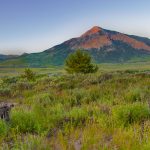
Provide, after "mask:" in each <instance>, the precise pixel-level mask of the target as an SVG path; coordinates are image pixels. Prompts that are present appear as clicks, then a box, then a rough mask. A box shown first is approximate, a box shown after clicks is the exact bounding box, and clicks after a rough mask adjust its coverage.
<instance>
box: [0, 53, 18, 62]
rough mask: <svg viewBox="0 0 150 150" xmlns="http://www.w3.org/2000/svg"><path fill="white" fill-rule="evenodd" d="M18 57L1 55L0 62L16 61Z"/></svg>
mask: <svg viewBox="0 0 150 150" xmlns="http://www.w3.org/2000/svg"><path fill="white" fill-rule="evenodd" d="M17 57H18V56H17V55H3V54H0V62H2V61H6V60H9V59H14V58H17Z"/></svg>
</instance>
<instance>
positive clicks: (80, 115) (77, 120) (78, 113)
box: [67, 107, 88, 126]
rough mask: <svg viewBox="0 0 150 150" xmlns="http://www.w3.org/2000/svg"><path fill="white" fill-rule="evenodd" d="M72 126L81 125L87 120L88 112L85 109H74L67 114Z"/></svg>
mask: <svg viewBox="0 0 150 150" xmlns="http://www.w3.org/2000/svg"><path fill="white" fill-rule="evenodd" d="M67 118H68V119H70V121H71V124H72V125H73V126H78V125H83V124H84V123H85V121H86V120H87V119H88V110H87V109H85V108H80V107H74V108H72V109H71V110H70V112H69V113H68V114H67Z"/></svg>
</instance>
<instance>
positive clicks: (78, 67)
mask: <svg viewBox="0 0 150 150" xmlns="http://www.w3.org/2000/svg"><path fill="white" fill-rule="evenodd" d="M65 64H66V71H67V72H68V73H83V74H87V73H94V72H96V71H97V70H98V67H97V66H96V65H93V64H92V63H91V56H90V55H89V54H88V53H86V52H83V51H81V50H77V51H76V52H75V53H72V54H70V55H69V56H68V58H67V59H66V63H65Z"/></svg>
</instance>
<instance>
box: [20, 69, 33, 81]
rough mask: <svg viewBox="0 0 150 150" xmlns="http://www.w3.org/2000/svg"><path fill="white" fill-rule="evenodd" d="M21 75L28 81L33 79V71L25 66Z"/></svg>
mask: <svg viewBox="0 0 150 150" xmlns="http://www.w3.org/2000/svg"><path fill="white" fill-rule="evenodd" d="M22 77H23V78H25V79H27V80H28V81H34V80H35V73H34V72H33V71H32V70H31V69H29V68H26V69H25V70H24V74H23V75H22Z"/></svg>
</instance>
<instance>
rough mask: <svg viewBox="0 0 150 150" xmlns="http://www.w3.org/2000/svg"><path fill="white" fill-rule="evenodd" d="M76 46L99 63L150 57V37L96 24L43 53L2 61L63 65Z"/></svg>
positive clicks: (147, 58) (14, 65)
mask: <svg viewBox="0 0 150 150" xmlns="http://www.w3.org/2000/svg"><path fill="white" fill-rule="evenodd" d="M76 49H83V50H84V51H87V52H88V53H90V54H91V55H92V57H93V60H94V61H95V62H96V63H120V62H128V61H129V62H131V61H147V60H150V39H148V38H144V37H139V36H134V35H127V34H123V33H119V32H116V31H110V30H106V29H103V28H100V27H97V26H95V27H93V28H92V29H90V30H88V31H87V32H85V33H84V34H82V35H81V36H80V37H77V38H73V39H70V40H68V41H65V42H63V43H62V44H60V45H57V46H54V47H52V48H50V49H47V50H45V51H43V52H41V53H33V54H26V55H22V56H20V57H18V58H16V59H12V60H7V61H5V62H3V63H1V64H0V66H1V67H2V66H6V67H24V66H30V67H47V66H49V65H63V64H64V60H65V59H66V57H67V56H68V54H70V53H72V52H74V51H75V50H76Z"/></svg>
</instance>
